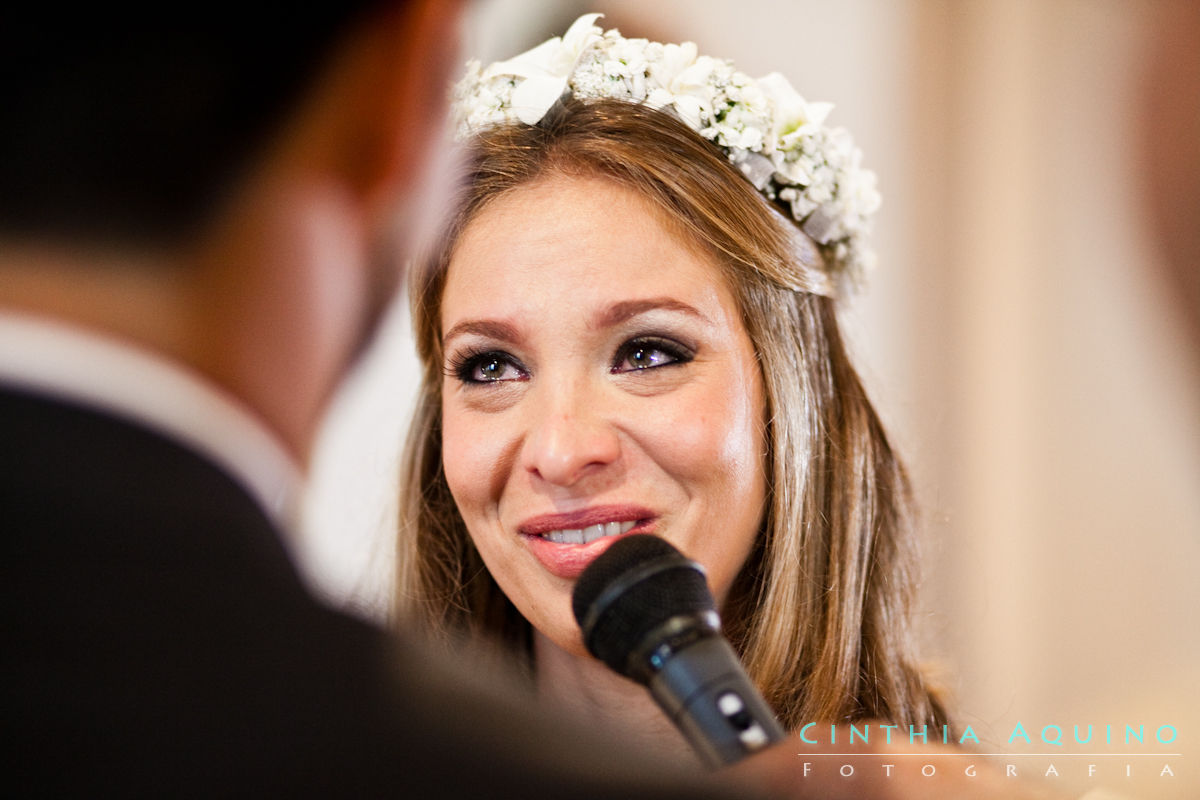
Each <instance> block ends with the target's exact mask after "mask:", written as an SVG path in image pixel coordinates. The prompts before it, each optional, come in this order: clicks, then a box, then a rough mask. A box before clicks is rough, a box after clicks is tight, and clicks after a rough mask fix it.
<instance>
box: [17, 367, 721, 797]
mask: <svg viewBox="0 0 1200 800" xmlns="http://www.w3.org/2000/svg"><path fill="white" fill-rule="evenodd" d="M0 525H2V526H3V534H2V541H3V557H2V558H0V564H3V566H2V567H0V569H2V570H3V581H2V586H3V588H2V589H0V591H2V592H3V597H4V601H3V609H4V610H3V613H2V616H0V619H2V625H3V633H2V636H3V654H2V655H0V659H2V667H0V693H2V694H0V696H2V698H3V700H2V704H3V707H2V709H0V718H2V719H3V722H2V723H0V724H2V725H3V728H4V737H3V738H4V741H6V742H7V743H8V744H7V745H5V746H4V747H5V757H4V759H3V760H4V761H5V762H8V766H6V767H5V768H4V770H3V772H0V786H4V787H5V788H6V789H8V790H10V791H13V790H16V791H17V792H19V793H20V794H22V795H37V794H47V795H49V794H55V795H58V794H61V793H62V792H63V791H66V792H69V793H75V794H86V795H88V796H96V795H100V794H119V795H121V796H137V795H158V796H162V795H167V796H179V795H194V796H208V797H211V796H230V795H253V796H260V797H261V796H296V795H301V796H312V795H317V796H356V797H363V796H367V797H374V796H389V797H422V798H424V797H468V796H470V797H491V796H495V797H509V796H518V795H522V796H529V797H568V796H570V797H638V796H646V797H669V796H677V797H681V798H683V797H689V798H693V797H698V796H701V795H703V794H705V792H704V791H701V790H700V788H698V786H697V785H695V784H689V783H688V782H687V781H685V780H683V779H681V778H680V776H679V775H678V774H677V773H674V772H672V771H666V772H661V774H659V775H658V776H657V777H655V776H653V775H652V773H653V772H654V770H652V769H644V765H642V764H641V763H640V761H639V760H638V759H637V758H636V757H632V756H630V755H629V754H628V753H624V752H621V748H620V747H619V746H618V745H615V744H614V743H611V742H598V741H597V740H594V739H592V738H591V737H590V736H588V735H586V734H584V733H581V732H580V730H579V729H577V728H576V727H575V726H574V725H573V724H571V723H568V722H567V721H565V720H549V719H547V718H546V715H545V714H543V713H541V712H540V711H538V710H537V709H536V708H534V707H533V706H532V705H531V703H530V702H529V699H528V698H526V697H522V696H521V695H520V694H517V693H515V692H508V691H505V692H501V691H498V690H496V689H495V687H493V686H490V685H485V684H483V683H481V682H480V681H479V680H478V676H473V675H472V674H471V664H470V663H466V664H464V663H460V662H456V661H453V660H451V659H449V658H445V657H441V656H439V655H437V654H435V653H434V652H433V651H432V650H430V649H429V648H427V647H426V646H425V645H424V644H423V643H422V642H420V641H417V640H415V639H412V640H400V639H397V638H395V637H392V636H389V635H387V634H385V633H383V632H382V631H380V630H377V629H376V628H374V627H372V626H370V625H368V624H366V623H364V622H362V621H360V620H357V619H355V618H351V617H348V616H345V615H343V614H340V613H336V612H334V611H332V610H330V609H328V608H326V607H325V606H323V605H322V604H321V603H319V602H317V601H316V600H314V599H313V598H312V597H311V596H310V595H309V594H308V592H307V591H306V589H305V587H304V586H303V584H302V582H301V580H300V579H299V578H298V576H297V574H296V572H295V570H294V569H293V566H292V564H291V562H290V561H289V559H288V557H287V554H286V552H285V551H284V550H283V548H282V546H281V542H280V539H279V535H278V532H277V531H276V530H274V528H273V526H272V523H271V522H270V521H269V520H268V519H267V517H266V516H264V514H263V513H262V512H261V510H260V509H259V507H258V506H257V505H256V504H255V503H254V502H253V501H252V500H251V499H250V497H248V496H247V494H246V493H245V492H244V491H243V490H242V488H241V487H240V486H239V485H238V484H236V483H235V482H234V481H232V480H231V479H230V478H228V477H227V476H226V475H225V474H224V473H222V472H221V471H220V470H219V469H217V468H216V467H215V466H213V465H212V464H210V463H209V462H208V461H206V460H205V459H204V458H202V457H200V456H198V455H196V454H195V453H193V452H190V451H189V450H187V449H185V448H183V447H181V446H180V445H178V444H176V443H174V442H172V441H170V440H168V439H166V438H162V437H160V436H158V435H157V434H155V433H152V432H150V431H147V430H145V429H143V428H141V427H139V426H137V425H134V424H130V423H127V422H125V421H122V420H119V419H114V418H112V417H109V416H105V415H103V414H101V413H97V412H94V411H91V410H88V409H86V408H82V407H78V406H75V405H72V404H69V403H64V402H59V401H56V400H51V399H47V398H44V397H38V396H34V395H31V394H28V393H24V392H21V391H14V390H9V389H0ZM622 773H623V774H622Z"/></svg>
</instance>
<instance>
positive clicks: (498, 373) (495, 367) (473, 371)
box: [448, 350, 528, 383]
mask: <svg viewBox="0 0 1200 800" xmlns="http://www.w3.org/2000/svg"><path fill="white" fill-rule="evenodd" d="M448 372H449V373H450V374H451V375H453V376H454V377H456V378H458V379H459V380H460V381H462V382H463V383H498V382H500V381H517V380H523V379H524V378H526V377H528V373H527V372H526V371H525V369H524V368H523V367H522V366H521V365H520V363H518V362H517V361H516V359H514V358H513V357H512V356H510V355H508V354H507V353H504V352H500V351H497V350H493V351H489V352H486V353H474V354H472V353H467V354H465V355H462V356H456V357H455V358H453V359H452V360H451V363H450V368H449V370H448Z"/></svg>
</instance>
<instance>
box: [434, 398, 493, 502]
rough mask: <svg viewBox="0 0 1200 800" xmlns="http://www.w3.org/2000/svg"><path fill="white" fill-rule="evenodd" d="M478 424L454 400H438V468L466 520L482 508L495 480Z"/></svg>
mask: <svg viewBox="0 0 1200 800" xmlns="http://www.w3.org/2000/svg"><path fill="white" fill-rule="evenodd" d="M481 427H482V426H481V425H480V424H479V423H477V422H475V421H473V420H472V419H471V416H470V415H469V414H465V413H463V411H462V409H459V408H457V407H456V406H455V404H454V403H453V402H452V401H451V402H444V403H443V404H442V469H443V470H444V471H445V473H446V484H447V485H448V486H449V487H450V493H451V494H452V495H453V496H454V502H455V503H456V504H457V505H458V507H459V511H460V513H461V514H462V516H463V518H464V520H466V521H467V523H468V524H470V523H471V521H472V520H473V519H475V518H477V516H478V515H479V514H480V513H481V512H482V507H483V505H484V504H485V503H486V502H487V499H488V497H489V496H490V491H489V487H490V486H491V484H492V482H493V481H494V480H495V476H494V474H492V473H493V467H494V465H495V464H496V458H495V454H494V453H492V452H491V450H490V449H489V439H488V437H487V436H484V435H482V434H483V431H482V430H480V428H481Z"/></svg>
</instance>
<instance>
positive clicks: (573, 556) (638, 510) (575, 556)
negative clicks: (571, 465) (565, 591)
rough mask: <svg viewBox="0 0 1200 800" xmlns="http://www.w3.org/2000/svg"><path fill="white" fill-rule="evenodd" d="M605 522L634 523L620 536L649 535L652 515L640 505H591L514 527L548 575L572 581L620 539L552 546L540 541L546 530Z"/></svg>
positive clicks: (653, 521)
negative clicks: (634, 523)
mask: <svg viewBox="0 0 1200 800" xmlns="http://www.w3.org/2000/svg"><path fill="white" fill-rule="evenodd" d="M605 522H636V523H638V524H637V525H635V526H634V527H633V528H631V529H630V530H629V531H627V532H626V533H623V534H621V536H628V535H629V534H632V533H653V532H654V528H655V527H656V524H655V523H656V515H655V513H654V512H653V511H650V510H649V509H647V508H644V507H642V506H629V505H609V506H594V507H592V508H586V509H583V510H580V511H574V512H570V513H566V514H543V515H541V516H537V517H530V518H529V519H527V520H525V521H524V522H522V523H521V524H520V525H518V526H517V530H518V532H520V534H521V537H522V540H523V541H524V542H525V544H526V545H527V546H528V547H529V550H530V552H532V553H533V555H534V556H535V557H536V558H537V560H538V561H540V562H541V563H542V566H544V567H545V568H546V569H547V570H548V571H549V572H550V573H551V574H553V575H556V576H557V577H559V578H564V579H566V580H574V579H575V578H578V577H579V575H580V573H582V572H583V571H584V570H585V569H586V568H587V566H588V564H591V563H592V562H593V561H594V560H595V559H596V558H597V557H599V555H600V554H601V553H603V552H604V551H605V550H607V549H608V548H609V547H610V546H611V545H612V543H613V542H615V541H616V540H617V539H619V538H621V537H620V536H604V537H601V538H600V539H597V540H596V541H594V542H589V543H588V544H556V543H554V542H551V541H549V540H548V539H544V538H543V537H542V534H545V533H549V532H550V531H561V530H574V529H576V528H586V527H589V526H591V525H600V524H602V523H605Z"/></svg>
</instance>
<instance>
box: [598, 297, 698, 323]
mask: <svg viewBox="0 0 1200 800" xmlns="http://www.w3.org/2000/svg"><path fill="white" fill-rule="evenodd" d="M648 311H675V312H679V313H682V314H687V315H688V316H690V317H695V318H696V319H698V320H700V321H701V322H705V323H708V324H712V321H711V320H710V319H709V318H708V317H707V316H705V315H704V314H702V313H701V312H700V311H699V310H698V309H697V308H695V307H694V306H690V305H688V304H687V303H684V302H683V301H681V300H676V299H675V298H673V297H650V298H647V299H645V300H626V301H624V302H621V303H613V304H612V305H611V306H609V307H608V308H606V309H605V310H604V311H602V312H601V313H600V314H598V315H597V316H596V319H595V323H596V325H597V326H600V327H607V326H610V325H617V324H620V323H622V322H624V321H626V320H628V319H632V318H633V317H636V316H638V315H639V314H645V313H646V312H648Z"/></svg>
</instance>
